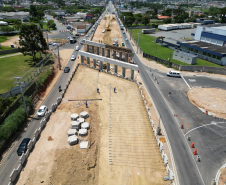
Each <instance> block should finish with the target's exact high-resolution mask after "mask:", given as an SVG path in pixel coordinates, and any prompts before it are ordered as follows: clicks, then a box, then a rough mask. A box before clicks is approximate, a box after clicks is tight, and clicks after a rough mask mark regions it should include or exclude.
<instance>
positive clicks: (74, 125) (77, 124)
mask: <svg viewBox="0 0 226 185" xmlns="http://www.w3.org/2000/svg"><path fill="white" fill-rule="evenodd" d="M80 128H81V123H80V122H79V121H72V122H71V129H77V130H79V129H80Z"/></svg>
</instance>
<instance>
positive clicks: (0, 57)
mask: <svg viewBox="0 0 226 185" xmlns="http://www.w3.org/2000/svg"><path fill="white" fill-rule="evenodd" d="M16 55H22V53H15V54H12V55H5V56H1V55H0V58H6V57H12V56H16Z"/></svg>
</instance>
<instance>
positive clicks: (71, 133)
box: [67, 129, 77, 136]
mask: <svg viewBox="0 0 226 185" xmlns="http://www.w3.org/2000/svg"><path fill="white" fill-rule="evenodd" d="M67 135H68V136H72V135H77V129H69V130H68V131H67Z"/></svg>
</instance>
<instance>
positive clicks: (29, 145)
mask: <svg viewBox="0 0 226 185" xmlns="http://www.w3.org/2000/svg"><path fill="white" fill-rule="evenodd" d="M32 147H33V142H32V140H30V141H29V143H28V144H27V148H28V150H31V149H32Z"/></svg>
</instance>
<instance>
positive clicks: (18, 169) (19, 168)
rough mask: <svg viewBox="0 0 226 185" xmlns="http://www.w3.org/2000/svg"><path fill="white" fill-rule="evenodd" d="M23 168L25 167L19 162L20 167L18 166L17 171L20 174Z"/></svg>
mask: <svg viewBox="0 0 226 185" xmlns="http://www.w3.org/2000/svg"><path fill="white" fill-rule="evenodd" d="M22 168H23V166H22V165H21V164H19V165H18V167H17V173H18V175H19V174H20V172H21V170H22Z"/></svg>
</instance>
